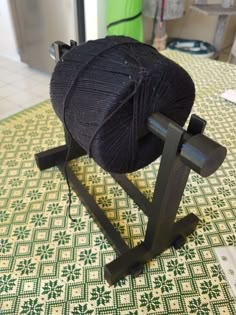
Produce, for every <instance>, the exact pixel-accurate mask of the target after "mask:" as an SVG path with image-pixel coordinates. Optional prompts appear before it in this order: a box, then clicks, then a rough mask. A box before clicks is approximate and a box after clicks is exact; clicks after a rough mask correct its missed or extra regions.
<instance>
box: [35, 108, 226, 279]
mask: <svg viewBox="0 0 236 315" xmlns="http://www.w3.org/2000/svg"><path fill="white" fill-rule="evenodd" d="M205 125H206V122H205V121H204V120H202V119H201V118H199V117H197V116H195V115H193V116H192V117H191V120H190V123H189V126H188V130H187V132H186V131H185V130H184V129H183V128H181V127H180V126H179V125H177V124H175V123H174V122H172V121H170V120H169V119H168V118H166V117H165V116H163V115H161V114H159V113H158V114H153V115H152V116H151V117H150V118H149V119H148V122H147V131H146V132H152V133H153V134H155V135H156V136H157V137H159V138H161V139H162V140H163V141H164V149H163V154H162V158H161V163H160V168H159V172H158V176H157V181H156V185H155V190H154V194H153V200H152V202H149V201H148V200H147V199H146V198H145V197H144V195H143V194H142V193H141V192H140V191H139V190H138V189H137V188H136V187H135V186H134V185H133V184H132V183H131V182H130V181H129V180H128V179H127V177H126V176H125V175H120V174H114V173H111V176H112V177H113V178H114V179H115V180H116V181H117V182H118V183H119V184H120V185H121V186H122V187H123V188H124V190H125V191H126V192H127V194H128V195H129V196H130V197H131V198H133V200H134V201H135V203H136V204H137V205H138V206H139V207H140V208H142V209H143V211H144V213H145V214H146V215H147V216H148V218H149V220H148V225H147V230H146V235H145V237H144V240H143V242H142V243H141V244H139V245H137V246H136V247H134V248H132V249H130V248H129V247H128V246H127V244H126V243H125V241H124V240H123V239H122V238H121V236H120V234H119V232H118V231H117V230H116V229H115V228H114V227H113V225H112V224H111V223H110V221H109V220H108V218H107V217H106V216H105V214H104V213H103V211H102V210H101V209H100V208H99V207H98V205H97V204H96V203H95V201H94V199H93V197H92V196H91V195H90V194H89V193H88V191H87V190H86V188H85V187H84V186H83V185H82V183H81V182H80V181H79V180H78V178H77V177H76V176H75V174H74V173H73V171H72V170H71V168H70V167H69V165H67V166H66V168H67V175H68V179H69V182H70V184H71V185H72V187H73V189H74V191H75V193H76V194H77V196H78V197H79V199H80V200H81V202H82V203H83V204H84V205H85V206H86V208H87V209H88V210H89V211H90V213H91V215H92V216H93V218H94V220H95V222H96V223H97V224H98V226H99V227H100V229H101V230H102V232H103V233H104V235H105V237H106V238H107V239H108V241H109V242H110V244H111V245H112V246H113V248H114V250H115V251H116V253H117V255H118V257H117V258H116V259H115V260H113V261H112V262H110V263H109V264H107V265H106V266H105V279H106V280H107V282H108V283H109V284H110V285H112V284H114V283H115V282H117V281H118V280H120V279H122V278H123V277H125V276H126V275H128V274H132V275H134V276H137V275H139V274H140V273H142V271H143V265H144V264H145V263H146V262H148V261H149V260H150V259H152V258H154V257H156V255H159V254H161V253H162V252H163V251H165V250H166V249H167V248H169V247H170V246H174V247H175V248H180V247H181V246H182V245H183V244H184V243H185V241H186V237H187V236H188V235H189V234H191V233H192V232H193V231H194V230H195V229H196V226H197V224H198V222H199V219H198V217H197V216H195V215H194V214H189V215H187V216H186V217H185V218H183V219H181V220H179V221H177V222H175V218H176V213H177V210H178V207H179V204H180V201H181V197H182V194H183V191H184V188H185V185H186V182H187V180H188V176H189V172H190V170H191V169H193V170H195V171H196V172H197V173H198V174H200V175H202V176H209V175H211V174H212V173H214V172H215V171H216V170H217V168H218V167H219V166H220V165H221V163H222V162H223V160H224V158H225V156H226V149H225V148H224V147H222V146H221V145H219V144H218V143H216V142H214V141H213V140H211V139H209V138H208V137H206V136H204V135H203V134H202V133H203V130H204V127H205ZM66 154H67V145H63V146H60V147H57V148H54V149H51V150H48V151H45V152H41V153H38V154H36V156H35V158H36V162H37V165H38V167H39V169H40V170H44V169H47V168H50V167H52V166H58V168H59V169H60V171H61V172H62V174H63V175H64V176H65V174H64V171H65V170H64V162H65V157H66ZM85 154H86V152H85V151H84V150H83V149H82V148H81V147H80V146H79V145H78V144H77V143H76V142H75V141H73V143H72V151H71V154H70V157H69V160H72V159H74V158H79V157H81V156H83V155H85Z"/></svg>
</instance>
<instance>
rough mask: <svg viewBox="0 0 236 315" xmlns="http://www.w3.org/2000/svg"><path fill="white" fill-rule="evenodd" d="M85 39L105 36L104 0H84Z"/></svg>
mask: <svg viewBox="0 0 236 315" xmlns="http://www.w3.org/2000/svg"><path fill="white" fill-rule="evenodd" d="M84 11H85V13H84V15H85V32H86V40H92V39H97V38H102V37H105V36H106V0H85V1H84Z"/></svg>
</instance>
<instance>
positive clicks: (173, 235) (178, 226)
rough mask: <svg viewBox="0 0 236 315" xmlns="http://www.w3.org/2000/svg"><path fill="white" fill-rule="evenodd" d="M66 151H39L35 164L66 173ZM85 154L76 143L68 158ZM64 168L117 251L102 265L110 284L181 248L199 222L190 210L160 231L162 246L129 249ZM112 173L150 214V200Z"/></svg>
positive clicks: (43, 168)
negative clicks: (165, 252) (165, 231)
mask: <svg viewBox="0 0 236 315" xmlns="http://www.w3.org/2000/svg"><path fill="white" fill-rule="evenodd" d="M66 153H67V146H66V145H63V146H60V147H57V148H54V149H51V150H47V151H45V152H41V153H38V154H36V155H35V159H36V163H37V166H38V168H39V169H40V170H45V169H47V168H50V167H53V166H58V168H59V169H60V171H61V172H62V174H63V175H64V176H65V172H64V171H65V170H64V161H65V157H66ZM85 154H86V152H85V151H84V150H83V149H82V148H81V147H80V146H78V145H77V147H76V149H74V150H73V151H72V154H71V155H70V157H69V160H71V159H73V158H78V157H80V156H82V155H85ZM66 170H67V175H68V180H69V182H70V184H71V186H72V187H73V190H74V192H75V193H76V194H77V196H78V197H79V199H80V200H81V201H82V203H83V204H84V205H85V206H86V208H87V209H88V210H89V212H90V213H91V215H92V216H93V218H94V220H95V222H96V223H97V224H98V226H99V227H100V229H101V230H102V232H103V233H104V235H105V237H106V238H107V239H108V241H109V242H110V244H111V245H112V247H113V248H114V250H115V251H116V253H117V255H118V258H116V259H115V260H113V261H112V262H110V263H108V264H107V265H106V266H105V268H104V271H105V273H104V274H105V279H106V280H107V282H108V283H109V284H110V285H113V284H114V283H116V282H117V281H119V280H120V279H122V278H124V277H125V276H126V275H128V274H131V275H133V276H137V275H139V274H141V273H142V271H143V265H144V264H145V263H146V262H148V261H149V260H151V259H152V258H154V257H155V256H156V255H159V254H161V253H162V252H163V251H165V250H166V249H167V248H169V247H170V246H174V247H175V248H176V249H178V248H180V247H181V246H182V245H184V243H185V240H186V237H187V236H188V235H189V234H191V233H193V231H194V230H195V229H196V226H197V224H198V222H199V219H198V217H197V216H195V215H194V214H189V215H188V216H186V217H185V218H183V219H181V220H179V221H177V222H176V223H174V224H173V226H172V228H171V232H170V233H169V235H163V239H164V241H162V242H161V244H162V245H161V247H160V248H158V250H156V251H154V250H153V249H151V248H150V247H149V246H147V244H146V243H145V241H144V242H142V243H141V244H139V245H137V246H136V247H134V248H132V249H130V248H129V247H128V245H127V244H126V243H125V242H124V240H123V239H122V238H121V236H120V234H119V232H118V231H117V230H116V229H115V228H114V226H113V225H112V224H111V222H110V221H109V220H108V218H107V217H106V216H105V214H104V213H103V211H102V210H101V209H100V207H98V205H97V204H96V202H95V201H94V199H93V197H92V196H91V195H90V194H89V193H88V191H87V190H86V188H85V187H84V186H83V185H82V183H81V182H80V181H79V180H78V178H77V177H76V176H75V174H74V173H73V171H72V170H71V168H70V167H69V166H68V165H67V166H66ZM111 176H112V177H113V178H114V179H115V180H116V181H117V182H118V183H119V184H120V185H121V186H122V187H123V188H124V189H125V191H126V192H127V194H128V195H129V196H130V197H131V198H132V199H133V200H134V201H135V202H136V203H137V205H138V206H140V207H141V208H142V209H143V211H144V212H145V214H146V215H147V216H149V215H150V213H151V210H152V209H153V207H151V206H152V204H151V203H150V202H149V201H148V200H147V199H146V198H145V197H144V196H143V194H142V193H140V191H139V190H138V189H137V188H136V187H135V186H134V185H133V184H132V183H131V182H130V181H129V180H128V179H127V177H126V176H125V175H118V174H114V173H112V174H111Z"/></svg>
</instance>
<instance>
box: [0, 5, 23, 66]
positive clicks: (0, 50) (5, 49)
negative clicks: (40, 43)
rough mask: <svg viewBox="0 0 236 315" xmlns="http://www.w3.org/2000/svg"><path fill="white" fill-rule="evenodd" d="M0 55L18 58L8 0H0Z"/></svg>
mask: <svg viewBox="0 0 236 315" xmlns="http://www.w3.org/2000/svg"><path fill="white" fill-rule="evenodd" d="M0 34H1V37H0V56H4V57H7V58H10V59H13V60H17V61H19V60H20V57H19V54H18V51H17V43H16V38H15V35H14V29H13V24H12V19H11V14H10V8H9V3H8V0H0Z"/></svg>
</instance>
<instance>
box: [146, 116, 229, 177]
mask: <svg viewBox="0 0 236 315" xmlns="http://www.w3.org/2000/svg"><path fill="white" fill-rule="evenodd" d="M170 123H172V124H175V123H173V121H171V120H170V119H168V118H167V117H165V116H164V115H162V114H160V113H155V114H153V115H151V116H150V117H149V118H148V121H147V129H148V130H149V131H151V132H152V133H153V134H154V135H156V136H157V137H158V138H160V139H162V140H163V141H165V140H166V137H167V133H168V126H169V124H170ZM205 124H206V123H205V121H203V120H202V119H201V118H199V117H197V116H196V115H192V117H191V120H190V123H189V127H188V130H187V131H185V130H184V134H183V137H182V139H181V142H180V146H179V151H180V157H181V159H182V161H183V163H184V164H185V165H186V166H188V167H190V168H191V169H192V170H194V171H195V172H197V173H198V174H199V175H201V176H203V177H207V176H210V175H211V174H213V173H214V172H215V171H216V170H217V169H218V168H219V167H220V165H221V164H222V163H223V161H224V159H225V157H226V152H227V151H226V148H225V147H223V146H222V145H220V144H219V143H217V142H215V141H214V140H212V139H210V138H208V137H207V136H205V135H203V134H202V132H203V130H204V127H205ZM176 125H177V124H176Z"/></svg>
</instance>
